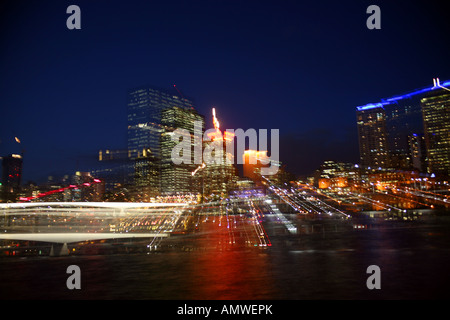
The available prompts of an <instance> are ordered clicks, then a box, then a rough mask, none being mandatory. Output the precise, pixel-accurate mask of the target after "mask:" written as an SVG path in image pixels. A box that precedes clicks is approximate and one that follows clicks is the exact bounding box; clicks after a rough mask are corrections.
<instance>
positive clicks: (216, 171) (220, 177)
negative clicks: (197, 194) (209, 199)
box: [199, 108, 238, 196]
mask: <svg viewBox="0 0 450 320" xmlns="http://www.w3.org/2000/svg"><path fill="white" fill-rule="evenodd" d="M212 112H213V124H214V130H213V131H210V132H209V133H208V134H207V136H208V138H209V140H210V141H206V140H204V141H203V150H204V153H205V150H211V152H210V153H209V152H206V153H207V154H209V156H211V159H214V161H208V163H206V166H205V167H204V168H203V169H202V170H201V171H200V174H199V177H200V178H201V179H202V183H201V184H202V193H203V194H204V195H205V196H208V195H209V196H214V195H216V196H217V195H220V196H224V195H227V194H228V193H229V192H230V191H231V190H233V189H234V188H236V183H237V180H238V172H237V169H236V166H235V164H234V155H233V154H231V153H229V152H227V150H230V146H233V147H234V134H231V133H230V132H228V131H225V132H223V133H222V131H221V130H220V125H219V121H218V120H217V118H216V113H215V109H214V108H213V109H212ZM204 161H205V159H204Z"/></svg>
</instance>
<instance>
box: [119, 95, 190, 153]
mask: <svg viewBox="0 0 450 320" xmlns="http://www.w3.org/2000/svg"><path fill="white" fill-rule="evenodd" d="M174 106H177V107H180V108H182V109H192V108H193V102H192V101H191V100H189V99H186V98H184V97H181V96H180V95H179V94H178V93H175V92H170V90H163V89H156V88H153V87H141V88H137V89H133V90H131V91H130V92H129V94H128V156H129V157H130V158H131V159H137V158H139V157H147V156H148V155H152V156H154V157H157V158H159V157H160V156H161V145H160V139H161V134H162V133H163V131H164V129H163V127H162V126H161V115H162V111H163V110H164V109H167V108H171V107H174Z"/></svg>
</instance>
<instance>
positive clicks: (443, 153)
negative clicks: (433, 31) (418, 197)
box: [308, 79, 450, 192]
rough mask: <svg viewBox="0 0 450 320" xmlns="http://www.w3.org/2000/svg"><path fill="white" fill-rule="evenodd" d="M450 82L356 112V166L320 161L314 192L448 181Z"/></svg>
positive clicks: (424, 186)
mask: <svg viewBox="0 0 450 320" xmlns="http://www.w3.org/2000/svg"><path fill="white" fill-rule="evenodd" d="M449 85H450V81H447V82H444V83H443V84H442V85H441V84H440V82H439V80H438V79H435V81H434V85H433V86H430V87H426V88H423V89H419V90H415V91H412V92H409V93H406V94H403V95H398V96H394V97H391V98H387V99H382V100H381V101H380V102H377V103H369V104H366V105H363V106H359V107H357V108H356V118H357V128H358V138H359V151H360V163H358V164H354V163H342V162H337V161H331V160H328V161H324V162H323V164H322V165H321V166H320V168H319V169H318V170H317V171H316V172H315V175H314V176H312V177H310V179H309V181H308V182H309V183H310V184H314V185H315V186H316V187H317V188H319V189H332V190H336V189H337V190H339V189H341V190H347V191H355V192H360V191H361V190H362V188H363V189H364V190H379V191H383V190H385V189H386V188H387V187H393V186H403V187H404V186H408V187H412V188H414V189H416V188H420V189H429V188H432V187H434V186H436V184H441V182H442V183H443V184H444V185H446V184H448V181H449V177H450V89H448V88H446V87H445V86H449Z"/></svg>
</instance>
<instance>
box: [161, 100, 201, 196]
mask: <svg viewBox="0 0 450 320" xmlns="http://www.w3.org/2000/svg"><path fill="white" fill-rule="evenodd" d="M196 122H197V123H201V126H200V129H201V130H200V133H201V134H202V135H203V131H204V126H205V119H204V116H202V115H200V114H199V113H198V112H197V111H196V110H195V109H193V108H188V109H186V108H180V107H177V106H173V107H170V108H167V109H164V110H163V111H162V116H161V124H162V127H163V129H164V131H163V133H162V135H161V194H163V195H170V194H187V193H191V192H199V190H198V189H199V186H197V185H196V184H195V183H193V177H192V172H193V171H194V170H195V168H196V167H197V166H198V164H195V163H194V148H196V144H197V143H198V144H200V146H199V147H200V148H201V141H197V139H194V132H195V131H194V124H195V123H196ZM176 129H184V130H186V132H188V133H189V134H188V136H186V137H183V139H189V140H190V141H191V143H190V146H191V159H190V163H188V164H185V163H181V164H175V163H174V162H173V160H172V150H173V149H174V147H175V146H176V144H177V143H178V142H177V141H174V140H173V139H172V136H173V134H174V131H175V130H176Z"/></svg>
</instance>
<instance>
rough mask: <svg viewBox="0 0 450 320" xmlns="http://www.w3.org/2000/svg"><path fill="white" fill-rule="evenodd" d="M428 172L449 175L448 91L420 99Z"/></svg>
mask: <svg viewBox="0 0 450 320" xmlns="http://www.w3.org/2000/svg"><path fill="white" fill-rule="evenodd" d="M421 103H422V112H423V122H424V128H425V143H426V146H427V158H428V173H434V174H436V175H439V176H443V177H449V176H450V92H447V93H443V94H440V95H436V96H431V97H425V98H423V99H422V100H421Z"/></svg>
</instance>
